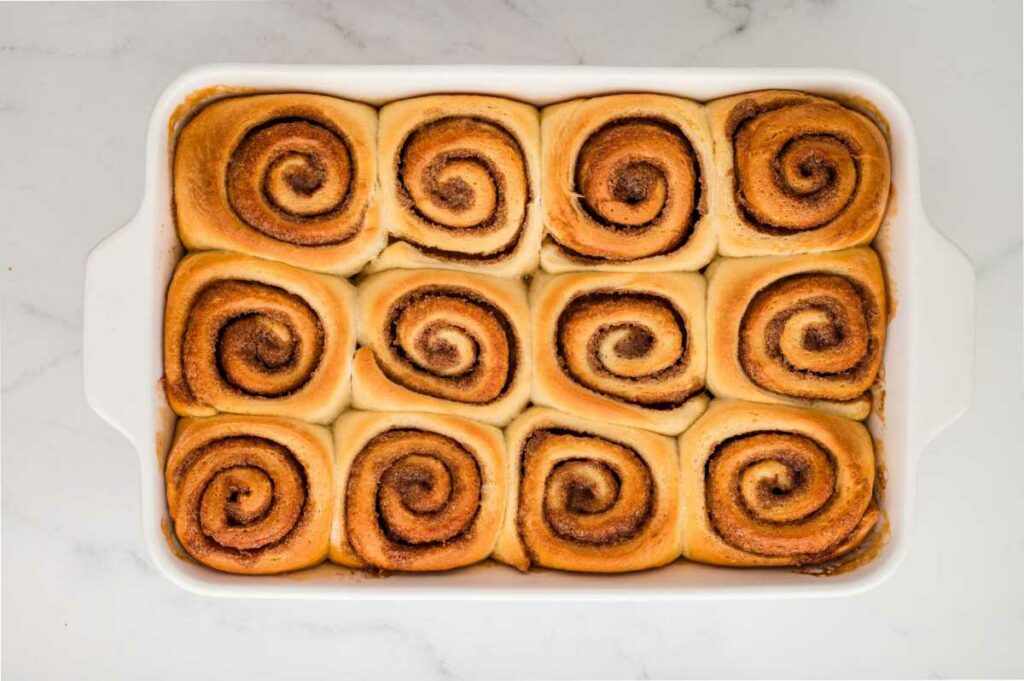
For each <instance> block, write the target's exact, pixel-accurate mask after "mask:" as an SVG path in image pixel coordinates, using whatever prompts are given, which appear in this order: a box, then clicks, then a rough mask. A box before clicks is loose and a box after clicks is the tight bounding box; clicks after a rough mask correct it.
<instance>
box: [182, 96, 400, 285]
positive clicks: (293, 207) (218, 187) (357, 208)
mask: <svg viewBox="0 0 1024 681" xmlns="http://www.w3.org/2000/svg"><path fill="white" fill-rule="evenodd" d="M376 136H377V115H376V112H375V111H374V110H373V108H372V107H369V106H367V105H365V104H359V103H356V102H349V101H345V100H343V99H337V98H334V97H325V96H321V95H310V94H272V95H256V96H245V97H232V98H228V99H224V100H221V101H218V102H215V103H213V104H211V105H209V106H208V107H206V108H205V109H203V110H202V111H200V112H199V113H198V114H197V115H196V116H195V118H193V119H192V120H191V121H189V122H188V123H187V124H186V125H185V126H184V128H182V131H181V134H180V135H179V136H178V140H177V146H176V148H175V154H174V205H175V218H176V221H177V226H178V234H179V236H180V237H181V241H182V243H184V244H185V247H186V248H188V249H189V250H219V249H224V250H232V251H238V252H241V253H247V254H249V255H255V256H259V257H262V258H268V259H270V260H279V261H282V262H286V263H289V264H292V265H296V266H298V267H304V268H307V269H312V270H318V271H321V272H331V273H334V274H342V275H348V274H353V273H354V272H356V271H358V270H359V269H360V268H361V267H362V266H363V265H364V264H366V262H367V261H369V260H370V259H371V258H373V256H374V255H376V253H377V252H378V251H379V250H380V249H381V247H383V245H384V231H383V229H382V227H381V225H380V221H379V220H378V210H377V206H376V198H375V196H374V191H375V189H374V188H375V182H376V176H377V156H376Z"/></svg>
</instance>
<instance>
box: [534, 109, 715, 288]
mask: <svg viewBox="0 0 1024 681" xmlns="http://www.w3.org/2000/svg"><path fill="white" fill-rule="evenodd" d="M705 126H706V123H705V121H704V117H703V115H702V113H701V111H700V109H699V106H698V105H697V104H695V103H693V102H688V101H686V100H680V99H676V98H672V97H663V96H656V95H617V96H611V97H599V98H595V99H592V100H575V101H572V102H566V103H564V104H558V105H555V106H553V107H549V108H548V109H546V110H545V111H544V140H545V145H544V167H545V185H544V191H545V209H546V213H547V221H546V224H547V227H548V232H549V235H550V237H551V239H552V240H553V243H554V244H555V245H557V247H558V248H559V249H560V250H561V253H562V255H561V256H560V257H559V256H558V254H557V253H556V252H554V251H551V252H550V253H549V254H548V255H546V256H545V257H544V267H545V269H548V271H566V270H568V269H579V268H580V265H584V264H585V265H590V266H593V265H606V266H609V267H612V268H618V267H623V266H627V265H630V266H636V265H637V261H644V260H645V259H652V258H658V256H668V255H673V256H674V257H675V259H674V260H671V261H669V260H667V259H666V258H661V259H660V260H659V262H661V263H662V267H661V269H680V268H682V269H697V268H699V267H701V266H703V265H705V264H707V261H708V260H709V259H710V258H711V256H712V251H713V250H714V244H713V240H711V241H709V240H707V239H704V238H701V239H696V236H697V235H696V231H697V229H698V225H699V223H700V222H701V220H702V219H703V217H704V216H705V215H706V214H707V208H708V187H707V177H706V176H705V175H706V168H705V164H706V163H708V162H709V158H710V154H711V145H710V141H709V139H708V138H709V133H708V131H707V130H706V128H705ZM698 242H700V243H698ZM704 242H706V243H704ZM548 250H550V249H548ZM684 250H690V251H700V252H699V253H697V252H694V253H693V254H692V256H691V255H689V254H684V253H683V251H684ZM574 262H575V263H576V266H575V267H571V264H572V263H574ZM648 264H650V263H648Z"/></svg>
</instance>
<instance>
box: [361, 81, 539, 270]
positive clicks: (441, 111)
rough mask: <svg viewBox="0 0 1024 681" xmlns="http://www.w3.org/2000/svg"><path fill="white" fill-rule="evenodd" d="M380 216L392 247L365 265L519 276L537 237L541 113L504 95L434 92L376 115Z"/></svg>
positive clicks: (532, 265)
mask: <svg viewBox="0 0 1024 681" xmlns="http://www.w3.org/2000/svg"><path fill="white" fill-rule="evenodd" d="M380 125H381V127H380V140H379V150H380V159H381V160H380V186H381V194H382V217H383V220H384V223H385V224H386V225H387V227H388V229H389V231H390V233H391V236H392V238H393V239H394V240H395V241H394V242H393V243H392V244H390V245H389V246H388V247H387V248H385V249H384V251H383V252H382V253H381V254H380V256H378V257H377V258H376V259H375V260H374V262H373V263H371V265H370V267H369V271H372V272H377V271H381V270H386V269H391V268H403V269H407V268H444V269H457V270H467V271H477V272H486V273H488V274H494V275H499V276H507V277H518V276H521V275H523V274H526V273H528V272H531V271H533V270H534V269H536V266H537V257H538V255H537V251H538V248H539V244H540V236H541V216H540V185H539V171H538V168H539V164H538V161H537V158H538V155H539V148H540V130H539V121H538V114H537V110H536V109H535V108H534V107H532V106H530V105H528V104H522V103H520V102H514V101H511V100H508V99H502V98H500V97H482V96H475V95H434V96H429V97H418V98H415V99H406V100H402V101H399V102H393V103H391V104H388V105H387V106H385V107H384V108H383V109H381V114H380Z"/></svg>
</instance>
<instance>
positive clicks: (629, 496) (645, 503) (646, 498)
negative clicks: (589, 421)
mask: <svg viewBox="0 0 1024 681" xmlns="http://www.w3.org/2000/svg"><path fill="white" fill-rule="evenodd" d="M524 451H525V460H524V462H523V466H524V470H525V472H526V474H525V475H524V477H523V480H522V487H521V492H520V494H521V496H523V497H527V498H531V497H538V498H542V499H543V516H542V517H543V520H544V523H545V524H547V526H548V527H549V528H550V530H551V532H552V533H553V534H554V535H555V536H557V537H558V538H559V539H561V540H562V541H565V542H569V543H579V544H590V545H597V546H603V545H609V544H618V543H621V542H624V541H627V540H629V539H632V538H633V537H636V536H637V534H638V533H639V532H640V531H641V530H642V529H643V527H644V526H645V525H646V524H647V523H648V522H649V521H650V519H651V514H652V512H653V509H654V482H653V480H652V479H651V472H650V470H649V469H648V468H647V465H646V464H645V463H644V461H643V459H641V458H640V457H639V456H638V455H637V454H636V452H635V451H633V450H631V449H630V448H629V447H625V446H623V445H621V444H618V443H616V442H611V441H609V440H604V439H600V438H595V437H592V436H589V437H588V436H587V435H585V434H579V433H552V432H539V433H537V434H535V435H534V436H533V437H531V438H530V440H529V441H528V442H527V444H526V448H525V450H524ZM528 520H529V518H527V517H526V514H525V513H523V512H522V511H521V515H520V519H519V522H520V524H523V523H524V521H527V522H528Z"/></svg>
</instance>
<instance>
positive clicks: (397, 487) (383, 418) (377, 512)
mask: <svg viewBox="0 0 1024 681" xmlns="http://www.w3.org/2000/svg"><path fill="white" fill-rule="evenodd" d="M334 438H335V446H336V449H337V463H338V477H337V493H336V495H335V513H334V530H333V533H332V538H331V550H330V557H331V560H332V561H334V562H336V563H340V564H342V565H348V566H350V567H371V568H376V569H380V570H399V571H423V570H449V569H452V568H457V567H461V566H463V565H469V564H471V563H475V562H477V561H480V560H483V559H484V558H486V557H487V556H488V555H489V554H490V553H491V551H492V550H493V548H494V544H495V542H496V541H497V538H498V530H499V529H500V527H501V520H502V516H503V514H504V510H505V496H506V494H507V491H508V490H507V478H508V472H507V464H506V462H505V443H504V441H503V439H502V434H501V431H500V430H498V429H497V428H494V427H492V426H485V425H483V424H480V423H476V422H474V421H469V420H467V419H462V418H458V417H455V416H442V415H438V414H416V413H380V412H357V411H352V412H348V413H347V414H344V415H343V416H342V417H341V418H340V419H338V422H337V423H336V424H335V426H334Z"/></svg>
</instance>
